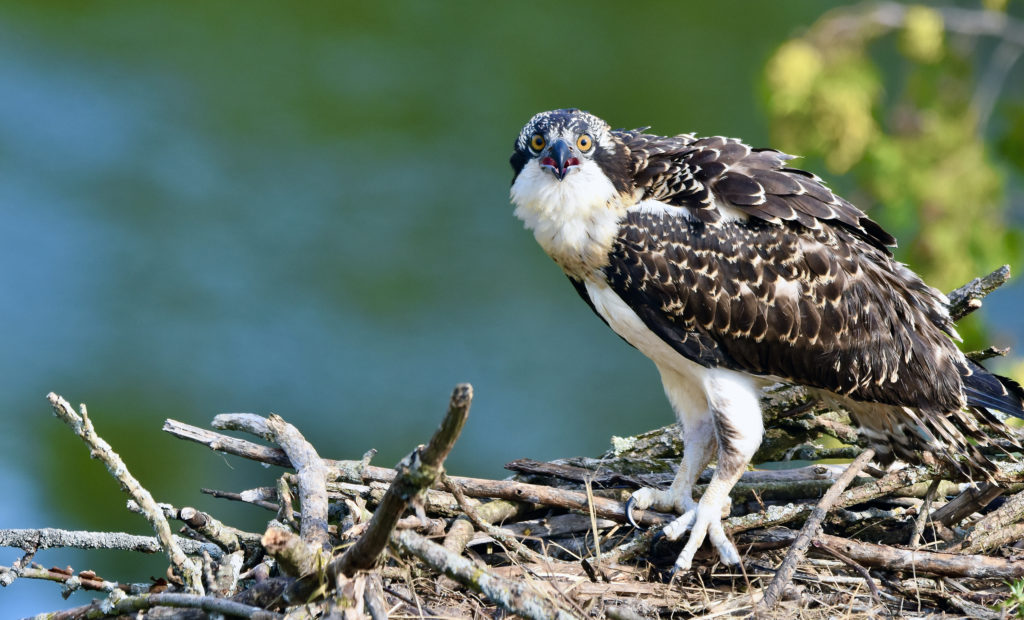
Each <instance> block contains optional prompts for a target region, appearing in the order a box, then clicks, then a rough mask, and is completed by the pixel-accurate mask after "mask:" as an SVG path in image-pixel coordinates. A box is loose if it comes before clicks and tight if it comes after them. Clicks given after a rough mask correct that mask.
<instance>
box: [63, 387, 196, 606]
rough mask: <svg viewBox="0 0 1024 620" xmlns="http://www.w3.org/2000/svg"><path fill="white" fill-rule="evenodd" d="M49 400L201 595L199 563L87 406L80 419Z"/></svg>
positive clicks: (191, 587)
mask: <svg viewBox="0 0 1024 620" xmlns="http://www.w3.org/2000/svg"><path fill="white" fill-rule="evenodd" d="M46 399H47V400H49V401H50V405H51V406H52V407H53V412H54V413H55V414H57V417H58V418H60V419H61V421H63V422H64V423H65V424H67V425H68V426H69V427H70V428H71V430H72V431H74V433H75V434H76V435H78V437H79V438H80V439H81V440H82V441H84V442H85V445H87V446H89V451H90V456H92V457H93V458H98V459H100V460H101V461H103V464H104V465H106V466H107V471H108V472H110V475H111V476H113V477H114V478H116V479H117V481H118V482H120V483H121V489H122V490H124V491H125V492H126V493H128V495H129V496H131V498H132V499H134V500H135V501H136V503H138V504H139V506H140V507H141V508H142V511H143V513H144V514H145V516H146V520H147V521H149V524H150V525H151V526H152V527H153V530H154V531H155V532H156V537H157V539H158V540H159V541H160V546H161V547H162V548H163V550H164V552H165V553H167V557H168V558H169V559H170V561H171V566H173V567H174V572H175V573H177V574H178V575H179V576H180V577H181V578H182V581H184V583H185V588H186V590H187V591H188V592H191V593H195V594H202V593H203V582H202V576H201V575H202V573H201V571H200V564H199V562H197V561H195V560H193V559H192V558H189V557H188V556H187V555H185V552H184V551H182V550H181V546H180V545H178V543H177V541H176V540H175V539H174V536H173V535H172V534H171V526H170V524H168V523H167V519H166V518H164V513H163V511H162V510H160V507H159V506H157V503H156V501H155V500H154V499H153V496H152V495H151V494H150V492H149V491H148V490H146V488H145V487H143V486H142V485H141V484H139V481H138V480H137V479H136V478H135V477H134V476H132V475H131V473H130V472H129V471H128V466H127V465H125V463H124V461H123V460H121V457H120V456H119V455H118V454H117V453H116V452H114V449H113V448H111V447H110V444H109V443H107V442H106V441H105V440H104V439H103V438H102V437H100V436H99V435H97V434H96V430H95V429H94V428H93V425H92V420H90V419H89V415H88V413H87V412H86V409H85V405H82V415H81V416H79V415H78V414H77V413H76V412H75V410H74V409H73V408H72V407H71V405H70V403H68V401H66V400H64V399H63V398H62V397H60V396H58V395H57V394H55V393H53V392H50V393H49V394H47V395H46Z"/></svg>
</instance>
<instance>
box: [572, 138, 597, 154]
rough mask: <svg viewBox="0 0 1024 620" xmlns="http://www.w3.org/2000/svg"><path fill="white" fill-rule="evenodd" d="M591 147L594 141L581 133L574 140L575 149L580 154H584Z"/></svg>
mask: <svg viewBox="0 0 1024 620" xmlns="http://www.w3.org/2000/svg"><path fill="white" fill-rule="evenodd" d="M592 146H594V141H593V140H591V139H590V136H588V135H587V134H585V133H582V134H580V137H579V138H576V148H578V149H579V150H580V153H586V152H587V151H589V150H590V147H592Z"/></svg>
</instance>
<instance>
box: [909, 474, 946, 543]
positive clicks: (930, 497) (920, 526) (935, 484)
mask: <svg viewBox="0 0 1024 620" xmlns="http://www.w3.org/2000/svg"><path fill="white" fill-rule="evenodd" d="M940 484H942V479H941V478H936V479H935V480H932V483H931V484H930V485H928V492H927V493H925V494H924V502H923V503H922V504H921V512H920V513H918V515H917V518H916V519H914V531H913V532H911V534H910V542H909V543H907V545H908V546H910V547H916V546H917V543H918V542H920V540H921V534H923V533H924V526H925V525H926V524H927V523H928V512H929V511H930V510H931V509H932V502H933V501H934V500H935V495H936V494H937V493H938V492H939V485H940Z"/></svg>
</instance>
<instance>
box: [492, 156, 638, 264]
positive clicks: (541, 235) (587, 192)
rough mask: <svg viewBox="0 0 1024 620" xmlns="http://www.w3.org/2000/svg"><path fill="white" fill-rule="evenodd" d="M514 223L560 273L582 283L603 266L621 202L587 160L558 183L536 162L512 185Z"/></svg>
mask: <svg viewBox="0 0 1024 620" xmlns="http://www.w3.org/2000/svg"><path fill="white" fill-rule="evenodd" d="M511 198H512V202H513V203H515V205H516V210H515V214H516V217H518V218H519V219H521V220H522V221H523V223H524V224H525V225H526V227H527V228H529V229H530V230H532V231H533V235H534V237H536V239H537V243H539V244H540V246H541V247H542V248H544V251H545V252H547V253H548V256H550V257H551V258H553V259H554V260H555V262H556V263H558V264H559V265H560V266H561V267H562V268H563V269H564V270H565V271H567V272H568V273H570V274H571V275H574V276H576V277H579V278H582V277H583V274H584V273H589V272H591V271H593V270H594V269H596V268H598V267H600V266H602V265H603V264H604V263H605V262H606V260H607V259H606V257H607V255H608V251H609V250H610V249H611V245H612V240H613V239H614V237H615V234H616V232H618V227H619V220H620V219H621V218H622V215H623V214H624V213H625V207H624V206H622V205H621V204H620V203H621V197H620V196H619V194H618V192H616V191H615V187H614V186H613V185H612V183H611V181H609V180H608V177H607V176H605V174H604V173H603V172H602V171H601V169H600V167H599V166H598V165H597V164H596V163H594V162H593V161H591V160H584V161H583V162H582V163H581V164H580V166H579V167H578V169H576V170H573V171H572V172H570V173H569V175H568V176H567V177H566V178H565V179H563V180H561V181H559V180H558V179H556V178H555V177H554V176H553V175H552V174H551V173H550V172H548V171H546V170H544V169H542V168H541V167H540V165H539V164H538V163H537V161H536V160H532V161H530V162H528V163H527V164H526V166H524V167H523V170H522V171H521V172H520V173H519V176H517V177H516V180H515V183H513V184H512V192H511Z"/></svg>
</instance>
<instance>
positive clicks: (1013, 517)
mask: <svg viewBox="0 0 1024 620" xmlns="http://www.w3.org/2000/svg"><path fill="white" fill-rule="evenodd" d="M1021 518H1024V492H1020V493H1017V494H1016V495H1014V496H1013V497H1011V498H1010V499H1009V500H1007V501H1006V503H1004V504H1003V505H1002V506H1000V507H999V508H997V509H995V510H993V511H992V512H990V513H989V514H988V515H986V516H985V517H983V518H982V519H981V520H979V521H978V522H977V523H975V524H974V527H972V528H971V531H970V533H968V535H967V538H965V539H964V541H963V543H962V544H961V545H960V546H959V547H958V548H957V550H958V551H962V552H963V553H981V552H983V551H988V550H989V549H993V548H995V547H998V546H999V545H1002V544H1004V543H1007V542H1011V541H1017V540H1020V528H1019V527H1011V526H1013V525H1014V524H1016V523H1017V522H1018V521H1020V520H1021Z"/></svg>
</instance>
